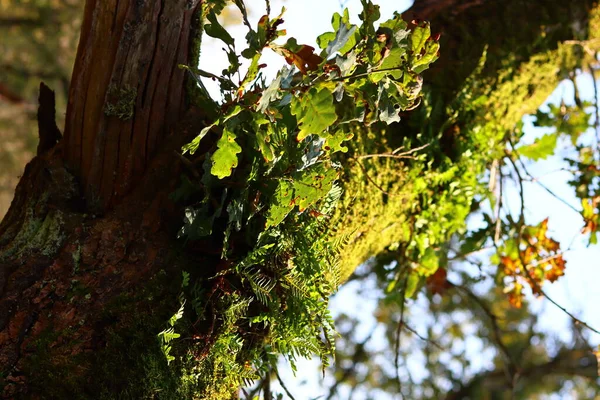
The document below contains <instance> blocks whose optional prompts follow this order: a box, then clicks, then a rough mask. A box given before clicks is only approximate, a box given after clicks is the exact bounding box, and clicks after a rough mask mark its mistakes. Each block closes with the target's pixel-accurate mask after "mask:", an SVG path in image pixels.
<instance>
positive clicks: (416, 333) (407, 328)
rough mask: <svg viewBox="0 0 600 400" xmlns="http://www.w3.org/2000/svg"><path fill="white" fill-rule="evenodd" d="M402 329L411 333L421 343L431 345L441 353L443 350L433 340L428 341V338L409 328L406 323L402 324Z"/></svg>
mask: <svg viewBox="0 0 600 400" xmlns="http://www.w3.org/2000/svg"><path fill="white" fill-rule="evenodd" d="M404 329H406V330H407V331H409V332H411V333H413V334H414V335H415V336H416V337H418V338H419V339H421V340H422V341H424V342H427V343H431V344H432V345H434V346H435V347H437V348H438V349H440V350H441V351H444V348H443V347H442V346H441V345H440V344H439V343H437V342H436V341H435V340H433V339H429V338H426V337H424V336H422V335H421V334H420V333H419V332H417V331H416V330H415V329H413V328H411V327H410V326H409V325H408V324H406V323H405V324H404Z"/></svg>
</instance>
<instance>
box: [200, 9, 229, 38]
mask: <svg viewBox="0 0 600 400" xmlns="http://www.w3.org/2000/svg"><path fill="white" fill-rule="evenodd" d="M206 18H207V19H208V21H209V22H210V24H206V25H204V32H206V34H207V35H208V36H211V37H214V38H215V39H221V40H222V41H223V42H224V43H225V44H226V45H228V46H233V45H234V44H235V41H234V40H233V37H231V35H230V34H229V32H227V30H226V29H225V28H223V26H222V25H221V24H220V23H219V21H218V20H217V16H216V15H215V14H214V13H209V14H208V15H207V16H206Z"/></svg>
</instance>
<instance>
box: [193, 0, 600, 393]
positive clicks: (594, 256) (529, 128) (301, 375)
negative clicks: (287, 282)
mask: <svg viewBox="0 0 600 400" xmlns="http://www.w3.org/2000/svg"><path fill="white" fill-rule="evenodd" d="M376 3H377V4H379V5H380V7H381V15H382V17H381V20H386V19H388V18H390V17H391V16H392V14H393V12H394V11H398V12H402V11H403V10H405V9H407V8H408V7H409V6H410V5H411V3H412V1H410V0H379V1H377V2H376ZM248 4H249V5H250V11H251V13H250V22H251V23H252V24H256V21H257V20H258V19H259V18H260V16H261V15H262V14H263V13H264V12H265V8H264V4H265V3H263V2H261V1H253V2H248ZM282 6H285V8H286V12H285V14H284V17H283V19H284V21H285V23H284V25H283V26H282V28H284V29H286V30H287V33H288V37H295V38H296V39H297V41H298V43H302V44H308V45H312V46H313V47H315V48H318V46H316V37H317V36H318V35H319V34H321V33H323V32H327V31H329V30H331V16H332V15H333V13H334V12H341V10H343V8H344V7H347V8H349V10H350V15H351V20H352V22H354V23H358V21H359V20H358V12H359V11H360V10H361V5H360V1H359V0H345V1H344V0H302V1H298V0H288V1H281V0H273V1H271V9H272V14H273V15H277V14H279V12H280V10H281V7H282ZM227 29H228V31H229V32H230V33H231V34H232V36H234V38H236V42H237V43H238V45H237V48H238V51H239V50H240V49H243V43H244V36H245V34H246V31H245V29H244V28H243V27H242V26H234V27H228V28H227ZM285 40H286V39H283V40H281V39H280V41H285ZM221 47H222V44H221V43H220V42H218V41H216V40H214V39H212V38H210V37H208V36H207V35H205V36H204V38H203V46H202V54H201V59H200V68H201V69H203V70H206V71H208V72H211V73H214V74H215V75H220V71H221V70H222V69H223V68H226V67H227V65H228V63H227V58H226V56H225V53H224V52H223V51H222V50H221ZM261 62H264V63H266V64H267V66H268V67H267V68H266V69H265V70H263V72H264V73H265V75H266V77H267V81H268V80H270V79H269V78H272V77H274V76H275V75H276V72H277V71H278V70H279V68H281V67H282V66H283V65H285V61H284V60H283V59H282V58H281V57H280V56H277V55H276V54H274V53H273V52H271V51H268V50H267V51H266V52H265V54H264V56H263V58H262V59H261ZM577 84H578V87H579V91H580V96H581V97H582V99H588V100H592V99H593V85H592V81H591V77H590V76H589V75H583V76H580V77H579V78H578V81H577ZM205 85H206V86H207V88H208V90H209V92H210V93H211V94H212V95H213V97H214V98H216V99H218V98H219V94H218V88H217V86H216V84H215V83H214V82H212V81H210V80H205ZM572 92H573V87H572V85H571V84H570V83H569V82H563V83H561V84H560V85H559V87H558V88H557V89H556V90H555V91H554V93H553V94H552V95H551V96H550V98H549V99H548V102H552V103H557V102H559V101H560V99H561V98H565V99H572ZM567 101H568V100H567ZM524 122H525V138H524V141H526V142H532V141H533V140H534V139H535V138H536V137H539V136H541V135H543V134H544V133H546V132H547V131H546V130H544V129H543V128H536V127H534V126H533V119H532V118H531V117H525V118H524ZM591 134H593V133H591ZM560 160H561V157H560V156H555V157H551V158H549V159H547V160H544V161H541V162H537V163H535V164H531V165H529V166H528V169H529V170H530V172H531V173H532V174H533V175H534V176H540V177H541V178H540V181H541V182H542V183H544V184H545V185H546V186H547V187H549V188H550V189H552V190H553V191H554V192H555V193H559V194H560V195H561V196H562V197H563V198H564V199H566V200H567V201H568V202H570V203H571V204H573V206H575V208H578V209H579V208H580V204H579V203H578V201H577V200H576V198H575V196H574V194H573V190H572V188H570V187H569V186H568V185H567V183H566V181H567V179H568V176H567V175H566V174H565V173H564V172H560V171H559V172H553V171H556V170H557V169H559V168H560V166H561V161H560ZM525 192H526V196H525V198H526V209H527V222H528V223H529V224H537V223H539V222H540V221H542V220H543V219H545V218H546V217H550V220H549V231H550V236H552V237H553V238H554V239H556V240H558V241H560V242H561V243H562V244H563V247H567V246H568V244H569V243H571V241H572V240H573V238H574V237H576V239H575V241H574V242H573V243H574V245H573V250H572V251H570V252H568V253H567V254H566V255H565V259H566V260H567V269H566V275H565V276H564V277H562V278H561V279H559V280H558V281H557V282H555V283H554V284H548V285H545V286H544V290H545V291H546V292H547V293H548V295H549V296H550V297H551V298H552V299H554V300H555V301H556V302H558V303H559V304H561V305H562V306H563V307H565V308H566V309H567V310H569V311H570V312H572V313H573V314H575V315H576V316H577V317H578V318H580V319H581V320H583V321H585V322H587V323H588V324H590V325H591V326H594V327H596V328H600V313H599V312H597V310H596V307H595V306H594V305H597V304H600V290H598V288H597V287H596V285H598V282H600V263H599V262H598V261H599V260H600V246H592V247H587V246H586V238H584V237H582V236H581V235H578V233H579V232H580V230H581V228H582V226H583V222H582V220H581V217H580V216H579V215H578V214H577V213H575V212H574V211H573V210H570V209H569V208H568V207H566V206H565V205H564V204H562V203H561V202H560V201H559V200H557V199H555V198H553V197H552V196H551V195H549V194H548V193H547V192H546V191H545V190H544V189H542V188H541V187H540V186H538V185H536V184H526V185H525ZM507 197H508V203H509V207H511V208H513V209H516V207H517V201H518V193H517V191H516V189H515V188H512V189H511V188H509V189H507ZM355 289H356V288H353V287H352V284H350V285H347V287H342V289H341V290H340V292H339V293H338V294H337V295H336V296H335V297H334V298H333V299H332V302H331V304H332V311H333V313H334V314H337V313H340V312H347V313H353V314H357V313H359V314H361V315H369V314H371V315H372V313H373V311H374V310H375V307H376V300H375V298H373V299H361V298H356V296H353V294H352V293H354V292H355ZM529 300H530V301H531V302H532V305H533V308H534V309H535V310H538V311H539V312H540V314H541V318H540V327H541V328H542V329H543V330H546V331H551V332H555V333H556V334H558V335H560V336H561V338H562V339H563V340H569V338H570V331H569V325H570V323H571V322H570V319H569V317H568V316H567V315H565V314H564V313H563V312H562V311H560V310H558V309H557V308H556V307H555V306H553V305H552V304H550V303H549V302H548V301H547V300H545V299H543V298H539V299H535V298H530V299H529ZM371 327H372V326H371V325H369V324H366V325H365V326H363V327H362V328H361V329H362V331H360V332H356V335H357V336H358V337H360V336H361V335H365V334H366V333H367V332H369V331H370V329H371ZM378 334H383V333H382V332H379V333H378ZM591 339H592V343H593V344H600V335H595V334H593V333H592V334H591ZM471 350H472V353H473V354H477V352H478V351H479V349H478V348H477V347H476V345H473V348H472V349H471ZM475 358H477V357H475ZM479 358H480V360H479V362H477V360H475V364H474V367H475V368H478V367H486V366H487V364H486V363H489V357H479ZM486 359H487V360H488V361H487V362H486ZM413 362H414V363H416V364H418V363H419V362H420V361H419V360H413ZM315 365H317V364H315V362H300V363H299V372H298V375H297V376H296V377H295V378H294V377H293V375H291V372H290V371H289V369H286V368H285V366H283V365H282V369H283V371H282V375H283V379H284V380H285V381H286V382H288V383H289V384H288V386H289V388H290V390H291V391H292V393H297V394H299V395H298V396H297V398H316V397H318V396H319V395H322V394H323V393H324V392H323V389H320V388H319V387H318V386H316V385H315V383H316V382H315V377H316V375H317V374H316V373H315V371H316V368H315ZM417 370H418V368H417ZM304 371H305V372H304ZM309 371H310V372H309ZM303 380H308V384H306V385H300V383H301V381H303ZM342 398H343V396H342ZM357 398H360V397H357ZM382 399H383V397H382Z"/></svg>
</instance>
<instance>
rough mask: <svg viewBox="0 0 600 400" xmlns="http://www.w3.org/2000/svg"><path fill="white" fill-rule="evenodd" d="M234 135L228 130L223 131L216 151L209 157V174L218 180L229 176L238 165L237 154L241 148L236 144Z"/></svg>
mask: <svg viewBox="0 0 600 400" xmlns="http://www.w3.org/2000/svg"><path fill="white" fill-rule="evenodd" d="M236 137H237V136H236V135H235V133H234V132H233V131H232V130H230V129H229V128H227V127H225V128H224V129H223V134H222V135H221V138H220V139H219V141H218V142H217V147H218V149H217V151H215V152H214V154H213V155H212V157H211V160H212V167H211V169H210V173H211V174H213V175H214V176H216V177H217V178H219V179H223V178H225V177H227V176H230V175H231V173H232V172H233V169H234V168H235V167H237V165H238V156H237V155H238V154H239V153H241V152H242V148H241V147H240V145H239V144H237V143H236V141H235V139H236Z"/></svg>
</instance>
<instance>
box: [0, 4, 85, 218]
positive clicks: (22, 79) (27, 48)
mask: <svg viewBox="0 0 600 400" xmlns="http://www.w3.org/2000/svg"><path fill="white" fill-rule="evenodd" d="M83 4H84V1H83V0H33V1H24V0H2V1H0V219H1V218H2V217H3V216H4V214H5V213H6V211H7V210H8V206H9V205H10V202H11V200H12V198H13V194H14V190H15V186H16V185H17V182H18V178H19V176H20V175H21V174H22V172H23V168H24V167H25V163H27V162H28V161H29V160H31V158H32V157H33V155H34V154H35V146H37V129H38V126H37V120H36V113H37V98H38V92H39V85H40V81H44V82H45V83H46V84H47V85H48V86H50V87H51V88H52V89H53V90H54V91H55V92H56V116H57V124H58V126H61V127H62V126H63V125H64V116H65V111H66V105H67V93H68V90H69V81H70V79H71V71H72V69H73V63H74V61H75V52H76V50H77V41H78V40H79V28H80V26H81V16H82V9H83Z"/></svg>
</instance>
